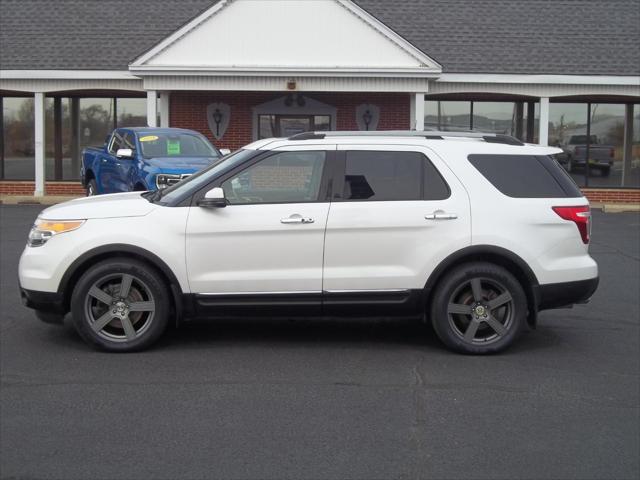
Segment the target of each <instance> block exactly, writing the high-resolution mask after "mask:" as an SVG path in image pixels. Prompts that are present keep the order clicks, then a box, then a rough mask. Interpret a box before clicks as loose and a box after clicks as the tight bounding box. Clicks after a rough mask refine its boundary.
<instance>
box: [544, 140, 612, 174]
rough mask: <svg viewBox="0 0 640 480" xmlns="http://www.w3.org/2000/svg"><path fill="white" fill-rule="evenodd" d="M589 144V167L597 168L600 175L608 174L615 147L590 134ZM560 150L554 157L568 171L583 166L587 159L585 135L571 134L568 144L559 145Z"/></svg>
mask: <svg viewBox="0 0 640 480" xmlns="http://www.w3.org/2000/svg"><path fill="white" fill-rule="evenodd" d="M590 138H591V142H590V144H589V169H591V170H598V171H599V172H600V174H601V175H603V176H605V177H606V176H608V175H609V173H611V167H612V166H613V157H614V156H615V153H616V149H615V147H614V146H612V145H601V144H600V143H598V137H597V136H596V135H591V136H590ZM561 148H562V150H563V151H562V152H561V153H560V154H559V155H558V156H557V157H556V158H557V160H558V161H559V162H560V163H561V164H562V165H563V166H564V167H565V168H566V169H567V171H569V172H573V171H575V170H577V169H578V168H585V165H586V159H587V136H586V135H572V136H571V137H570V138H569V144H568V145H565V146H561Z"/></svg>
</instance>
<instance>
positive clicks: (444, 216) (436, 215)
mask: <svg viewBox="0 0 640 480" xmlns="http://www.w3.org/2000/svg"><path fill="white" fill-rule="evenodd" d="M424 218H425V219H427V220H455V219H456V218H458V215H457V214H456V213H447V212H444V211H443V210H436V211H435V212H433V213H427V214H426V215H425V216H424Z"/></svg>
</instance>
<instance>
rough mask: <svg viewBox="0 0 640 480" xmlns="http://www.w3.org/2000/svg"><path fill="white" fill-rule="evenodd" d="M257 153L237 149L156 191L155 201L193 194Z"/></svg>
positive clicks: (162, 201)
mask: <svg viewBox="0 0 640 480" xmlns="http://www.w3.org/2000/svg"><path fill="white" fill-rule="evenodd" d="M257 153H259V152H258V151H257V150H237V151H235V152H233V153H230V154H229V155H227V156H225V157H224V158H222V159H221V160H219V161H218V162H215V163H213V164H212V165H210V166H208V167H207V168H205V169H204V170H200V171H199V172H198V173H194V174H193V175H191V176H190V177H188V178H186V179H184V180H182V181H181V182H179V183H176V184H175V185H174V186H172V187H169V188H165V189H164V190H158V191H157V192H154V193H155V194H156V195H158V196H159V198H155V199H154V201H157V202H158V203H160V204H163V205H166V204H169V203H172V202H173V201H175V200H178V199H181V198H183V197H185V196H188V195H192V194H193V193H195V192H196V191H197V190H199V189H200V188H201V187H202V186H203V185H206V184H207V183H209V182H210V181H211V180H213V179H214V178H216V177H218V176H220V175H222V174H224V173H225V172H228V171H229V170H232V169H233V168H235V167H236V166H237V165H240V164H241V163H243V162H245V161H247V160H249V159H250V158H251V157H253V156H254V155H256V154H257Z"/></svg>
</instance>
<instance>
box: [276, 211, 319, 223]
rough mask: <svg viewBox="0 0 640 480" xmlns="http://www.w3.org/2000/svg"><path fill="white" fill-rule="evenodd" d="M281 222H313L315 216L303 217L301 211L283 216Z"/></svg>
mask: <svg viewBox="0 0 640 480" xmlns="http://www.w3.org/2000/svg"><path fill="white" fill-rule="evenodd" d="M280 223H286V224H290V223H313V218H311V217H303V216H302V215H300V214H299V213H294V214H293V215H291V216H290V217H286V218H281V219H280Z"/></svg>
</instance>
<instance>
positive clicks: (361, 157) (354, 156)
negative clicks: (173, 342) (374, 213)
mask: <svg viewBox="0 0 640 480" xmlns="http://www.w3.org/2000/svg"><path fill="white" fill-rule="evenodd" d="M422 159H423V155H422V154H420V153H417V152H373V151H367V150H363V151H355V150H354V151H350V152H347V155H346V168H345V179H344V180H345V182H344V191H343V198H344V199H345V200H421V199H422V168H423V167H422Z"/></svg>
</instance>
